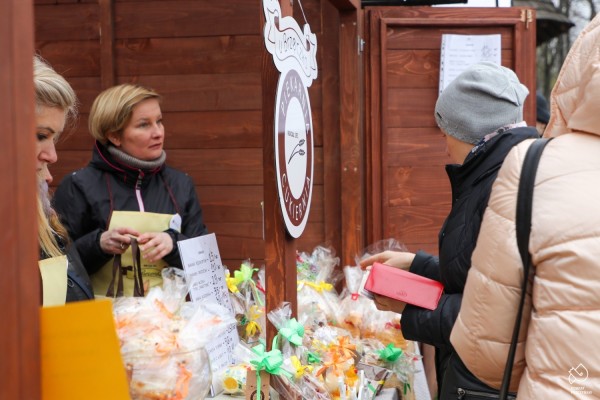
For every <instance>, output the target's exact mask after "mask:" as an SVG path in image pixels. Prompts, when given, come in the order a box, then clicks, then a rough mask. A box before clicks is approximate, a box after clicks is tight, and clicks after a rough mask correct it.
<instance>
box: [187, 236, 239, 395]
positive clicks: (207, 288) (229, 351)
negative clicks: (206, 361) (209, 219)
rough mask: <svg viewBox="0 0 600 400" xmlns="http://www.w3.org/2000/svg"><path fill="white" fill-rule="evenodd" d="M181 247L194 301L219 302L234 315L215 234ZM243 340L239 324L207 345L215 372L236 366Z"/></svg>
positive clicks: (214, 388) (216, 388)
mask: <svg viewBox="0 0 600 400" xmlns="http://www.w3.org/2000/svg"><path fill="white" fill-rule="evenodd" d="M177 246H178V247H179V254H180V256H181V262H182V264H183V269H184V270H185V274H186V277H187V279H188V282H189V287H190V297H191V299H192V301H193V302H197V301H202V302H213V303H217V304H219V305H221V306H223V307H225V308H227V309H228V310H229V311H230V312H231V315H234V312H233V307H232V305H231V301H230V299H229V292H228V290H227V284H226V282H225V269H224V268H223V264H222V262H221V255H220V254H219V247H218V246H217V238H216V236H215V234H214V233H211V234H210V235H204V236H199V237H195V238H192V239H186V240H182V241H179V242H177ZM239 340H240V339H239V336H238V333H237V327H236V324H231V325H229V326H228V327H227V330H226V331H225V332H224V333H223V334H222V335H220V336H219V337H218V338H217V339H215V340H213V341H212V342H210V343H209V344H208V345H207V346H206V351H207V352H208V356H209V358H210V366H211V369H212V370H213V371H215V372H216V371H219V370H221V369H223V368H225V367H227V366H229V365H232V364H235V358H234V356H233V353H234V349H235V347H236V346H237V344H238V342H239ZM215 383H216V382H215V381H214V380H213V386H212V387H211V395H213V396H214V395H215V394H217V393H218V392H220V391H221V390H222V388H220V387H216V385H215Z"/></svg>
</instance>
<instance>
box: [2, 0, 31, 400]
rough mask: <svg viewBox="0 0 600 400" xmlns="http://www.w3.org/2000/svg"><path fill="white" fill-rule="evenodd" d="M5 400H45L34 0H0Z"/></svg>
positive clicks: (3, 384) (3, 381)
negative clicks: (42, 389)
mask: <svg viewBox="0 0 600 400" xmlns="http://www.w3.org/2000/svg"><path fill="white" fill-rule="evenodd" d="M0 10H2V12H0V54H2V57H0V71H2V73H0V119H1V120H2V122H3V124H2V125H3V126H2V134H1V135H0V168H1V170H2V174H0V187H2V188H3V189H4V190H3V194H2V207H0V220H2V230H1V231H0V232H1V233H0V254H2V279H0V293H1V294H2V295H0V319H1V321H2V326H3V329H1V330H0V354H1V357H0V399H31V400H37V399H39V398H40V382H41V374H40V340H39V314H38V313H39V307H40V274H39V269H38V265H37V260H38V245H37V243H38V241H37V219H36V215H37V214H36V211H35V210H36V177H35V154H34V148H35V143H34V140H35V134H34V133H35V123H34V100H33V5H32V0H0Z"/></svg>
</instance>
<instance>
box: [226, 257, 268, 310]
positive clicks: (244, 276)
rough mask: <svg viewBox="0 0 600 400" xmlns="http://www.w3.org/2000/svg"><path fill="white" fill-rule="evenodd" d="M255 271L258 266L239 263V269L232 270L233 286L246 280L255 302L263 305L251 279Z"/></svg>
mask: <svg viewBox="0 0 600 400" xmlns="http://www.w3.org/2000/svg"><path fill="white" fill-rule="evenodd" d="M257 271H258V268H252V267H251V266H250V265H248V264H246V263H242V265H240V269H238V270H236V271H233V282H234V283H235V286H237V285H239V284H240V283H244V282H248V284H249V285H250V286H251V287H252V290H253V291H254V297H255V300H256V302H257V303H258V304H259V305H260V306H263V305H264V304H263V301H262V299H261V298H260V295H259V293H258V289H256V284H255V283H254V281H253V280H252V276H253V275H254V273H255V272H257Z"/></svg>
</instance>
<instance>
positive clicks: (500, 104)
mask: <svg viewBox="0 0 600 400" xmlns="http://www.w3.org/2000/svg"><path fill="white" fill-rule="evenodd" d="M528 93H529V91H528V90H527V88H526V87H525V86H523V85H522V84H521V83H520V82H519V79H518V78H517V76H516V75H515V73H514V72H512V71H511V70H509V69H508V68H504V67H501V66H499V65H496V64H492V63H489V62H484V63H479V64H475V65H473V66H471V67H470V68H468V69H467V70H466V71H464V72H463V73H462V74H460V75H459V76H458V77H456V79H455V80H454V81H452V83H450V85H448V87H447V88H446V89H445V90H444V91H443V92H442V94H441V95H440V97H439V99H438V101H437V104H436V107H435V119H436V121H437V124H438V126H439V127H440V129H441V130H442V132H444V134H445V136H446V143H447V151H448V155H449V156H450V158H451V159H452V161H453V162H454V164H449V165H447V166H446V172H447V173H448V177H449V179H450V184H451V186H452V199H451V204H452V208H451V210H450V214H449V215H448V217H446V221H445V222H444V225H443V226H442V228H441V230H440V233H439V235H438V241H439V247H438V251H439V253H438V255H439V257H436V256H435V255H433V254H428V253H426V252H424V251H418V252H417V253H416V254H414V253H409V252H389V251H388V252H384V253H379V254H376V255H374V256H372V257H370V258H368V259H365V260H363V261H362V262H361V265H362V266H368V265H371V264H372V263H373V262H375V261H378V262H382V263H385V264H388V265H392V266H395V267H397V268H402V269H405V270H409V271H410V272H413V273H415V274H418V275H421V276H425V277H428V278H431V279H435V280H437V281H439V282H441V283H442V284H443V285H444V294H443V295H442V298H441V299H440V301H439V303H438V307H437V308H436V309H435V310H428V309H425V308H421V307H417V306H413V305H410V304H409V305H407V304H405V303H402V302H399V301H396V300H392V299H390V298H387V297H382V296H375V304H376V305H377V307H378V308H379V309H382V310H391V311H395V312H399V313H402V333H403V335H404V337H405V338H406V339H408V340H414V341H418V342H423V343H429V344H433V345H434V346H436V374H437V379H438V391H439V393H438V395H439V396H438V398H439V399H440V400H445V399H456V398H459V397H460V394H461V393H463V395H464V393H465V390H468V391H470V392H471V393H481V394H482V395H481V397H486V395H485V394H493V393H496V394H497V391H495V390H494V389H492V388H490V387H488V386H486V385H485V384H484V383H482V382H481V381H479V380H478V379H477V378H476V377H475V376H474V375H472V374H471V373H470V372H469V370H467V369H466V368H465V366H464V365H463V363H462V361H461V360H460V357H458V355H457V354H456V352H455V351H454V349H453V347H452V345H451V343H450V332H451V331H452V327H453V326H454V321H455V319H456V315H457V314H458V311H459V309H460V305H461V301H462V293H463V290H464V287H465V282H466V279H467V273H468V271H469V268H470V267H471V254H472V253H473V250H474V248H475V243H476V241H477V236H478V235H479V228H480V224H481V220H482V218H483V213H484V211H485V208H486V206H487V202H488V198H489V195H490V192H491V190H492V184H493V183H494V180H495V179H496V175H497V173H498V170H499V169H500V166H501V165H502V162H503V161H504V158H505V157H506V155H507V154H508V152H509V151H510V150H511V149H512V148H513V147H514V146H515V145H516V144H517V143H520V142H521V141H523V140H525V139H529V138H534V137H537V136H538V134H537V131H536V129H535V128H530V127H524V126H525V123H524V122H523V121H522V120H523V103H524V101H525V98H526V97H527V95H528ZM449 200H450V199H449ZM461 391H462V392H461Z"/></svg>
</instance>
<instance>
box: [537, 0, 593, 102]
mask: <svg viewBox="0 0 600 400" xmlns="http://www.w3.org/2000/svg"><path fill="white" fill-rule="evenodd" d="M541 2H542V1H540V3H541ZM553 4H554V6H555V9H556V12H557V13H559V14H562V15H563V16H565V17H567V18H568V19H569V20H570V21H571V22H572V23H573V24H574V26H573V27H572V28H571V29H569V30H568V32H567V33H563V34H560V35H559V36H557V37H555V38H553V39H550V40H549V41H547V42H545V43H542V44H540V45H538V48H537V76H538V78H537V80H538V90H540V91H541V92H542V93H543V94H544V95H545V96H546V98H549V95H550V92H551V91H552V87H553V86H554V82H556V77H557V75H558V72H559V71H560V67H561V66H562V63H563V61H564V59H565V57H566V56H567V53H568V52H569V49H570V48H571V44H572V43H573V41H574V40H575V39H576V38H577V35H578V34H579V32H580V31H581V30H582V29H583V28H584V27H585V25H586V24H587V23H588V22H589V21H591V20H592V19H593V18H594V17H595V16H596V13H597V9H598V6H599V5H600V0H553ZM540 29H543V26H540V24H539V23H538V31H539V30H540ZM540 33H541V32H538V34H540Z"/></svg>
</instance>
